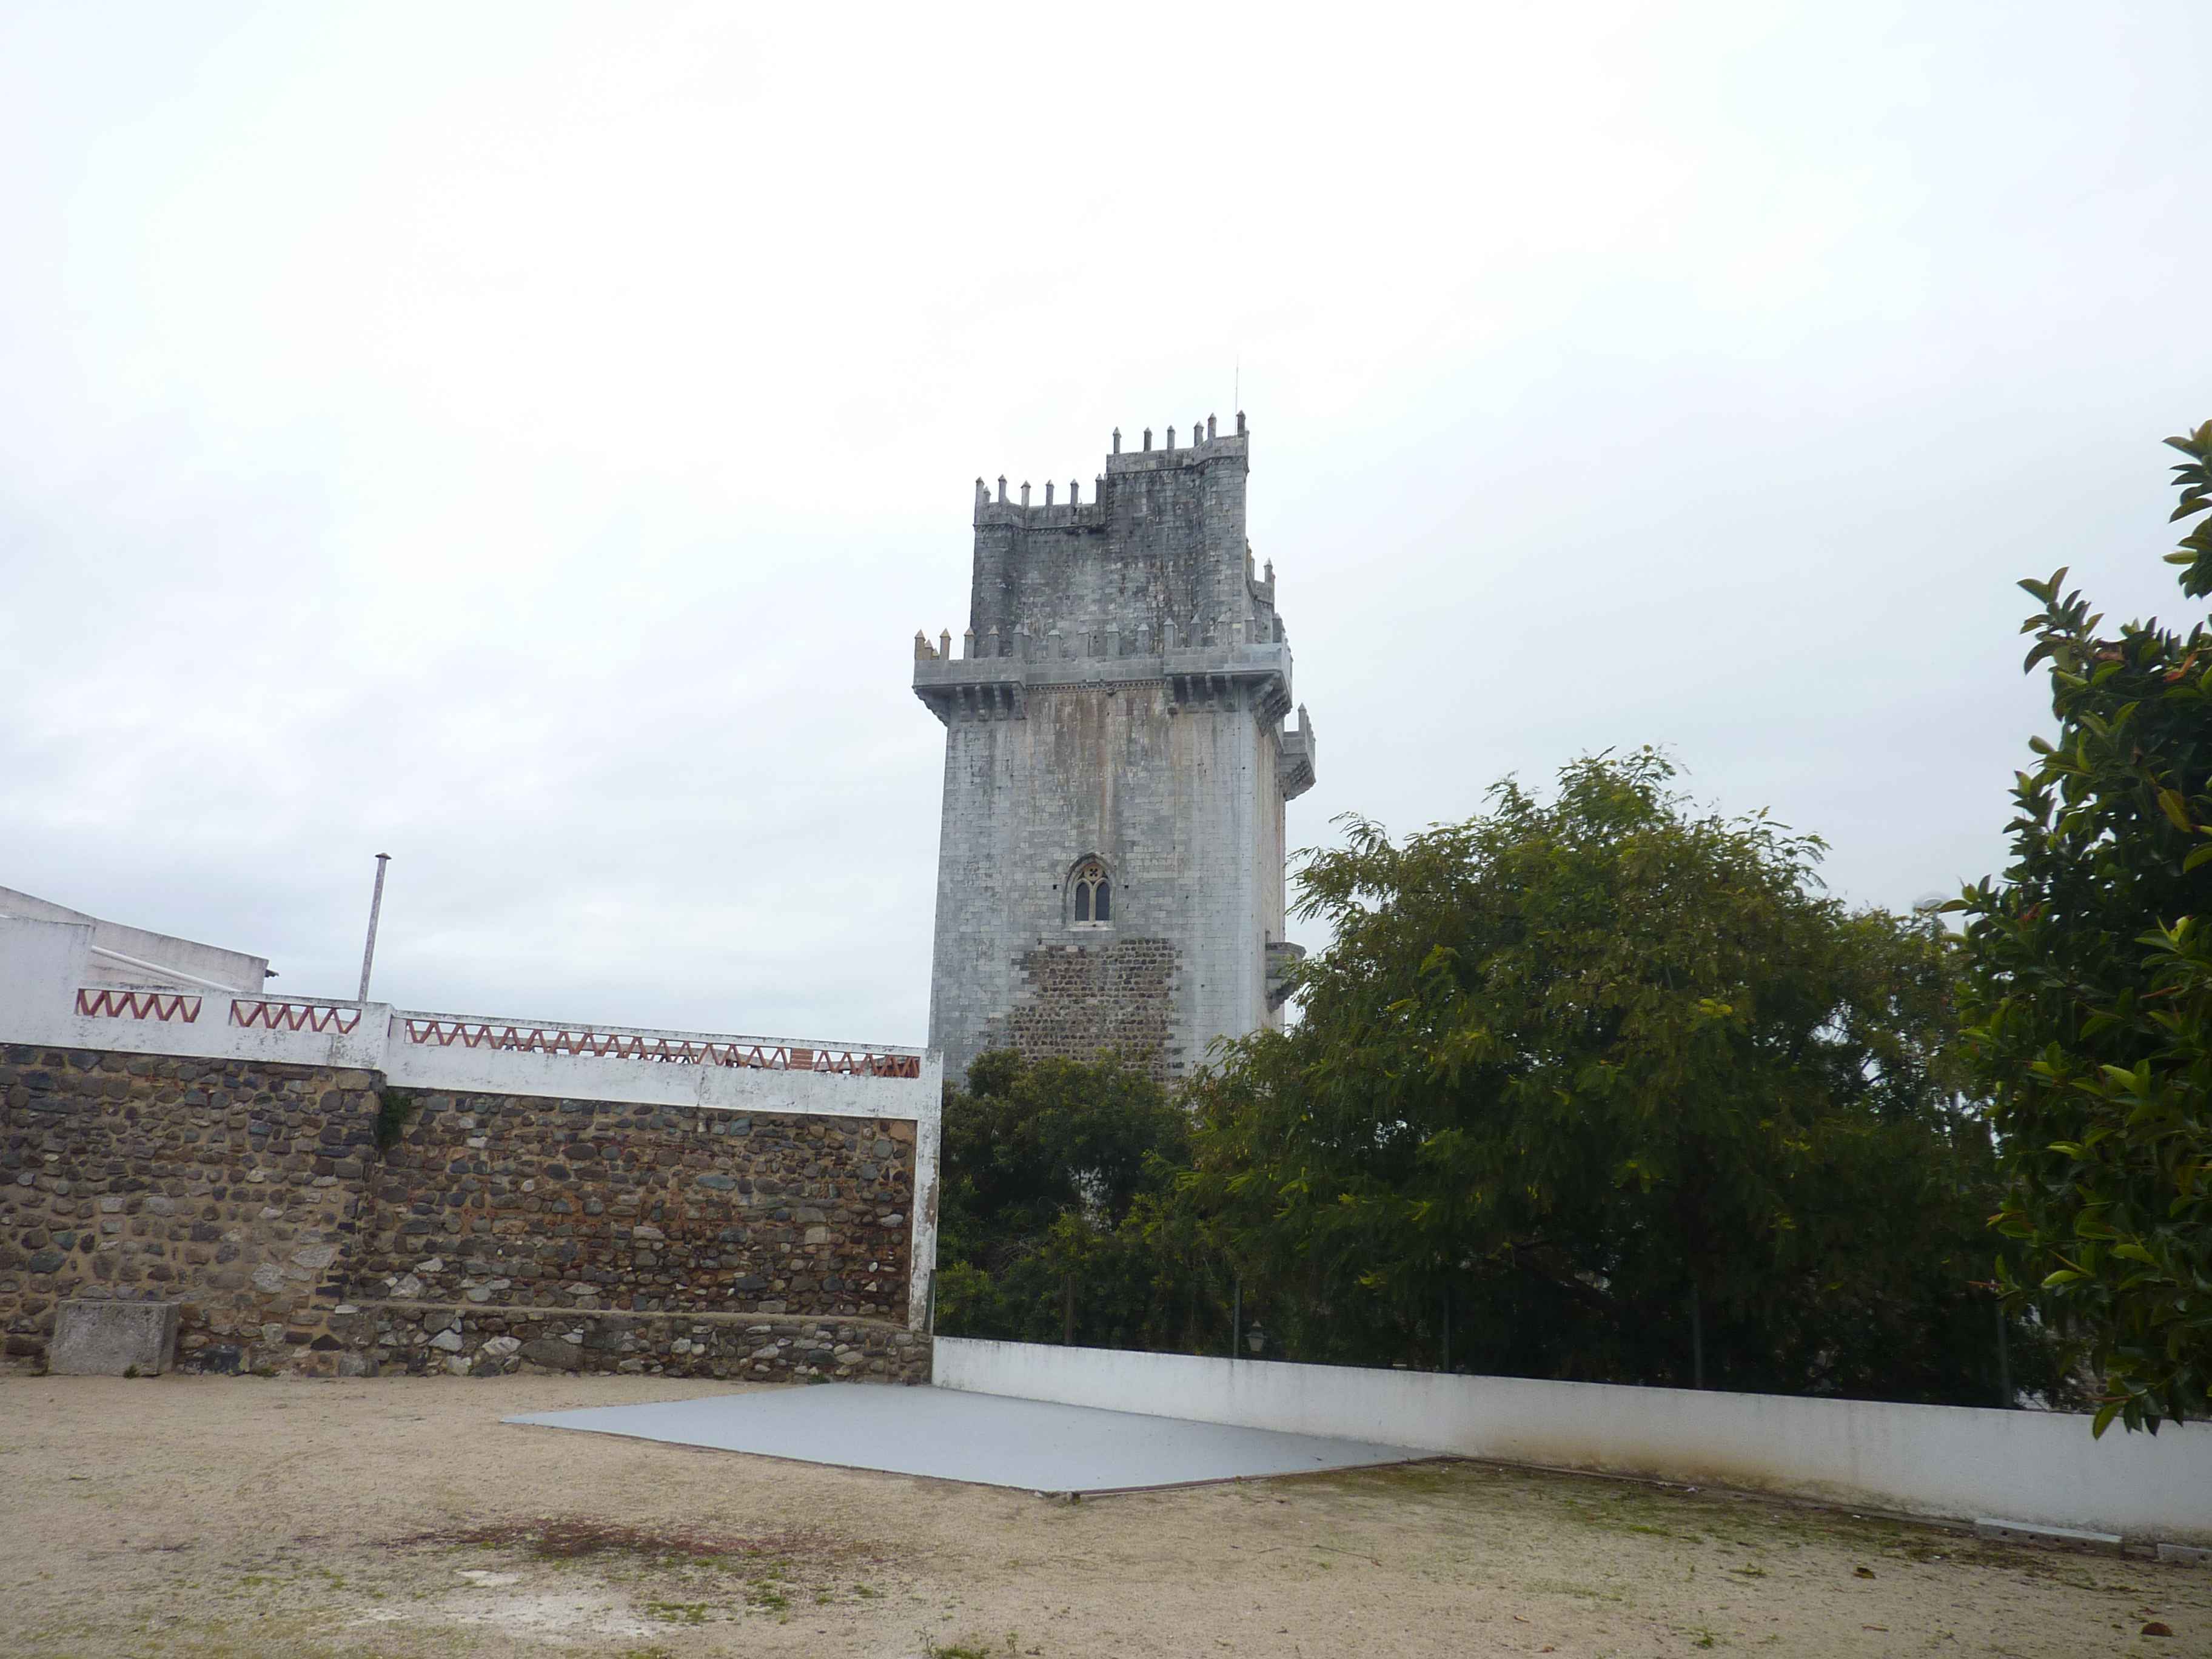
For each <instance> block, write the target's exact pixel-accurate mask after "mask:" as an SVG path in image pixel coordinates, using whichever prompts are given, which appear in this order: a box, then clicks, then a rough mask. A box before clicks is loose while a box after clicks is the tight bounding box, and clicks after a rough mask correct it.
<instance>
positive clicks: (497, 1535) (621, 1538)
mask: <svg viewBox="0 0 2212 1659" xmlns="http://www.w3.org/2000/svg"><path fill="white" fill-rule="evenodd" d="M422 1544H435V1545H442V1546H445V1547H449V1548H450V1547H459V1546H463V1545H475V1546H477V1547H481V1548H484V1549H512V1550H520V1551H523V1552H524V1553H527V1554H530V1555H534V1556H536V1557H537V1558H538V1559H540V1560H542V1561H574V1560H579V1559H583V1558H585V1557H587V1556H599V1555H632V1556H637V1557H641V1558H642V1559H648V1560H652V1561H656V1562H659V1563H662V1564H664V1565H682V1564H688V1565H693V1566H700V1567H709V1568H717V1569H719V1568H721V1567H724V1566H726V1565H729V1558H731V1557H733V1556H734V1557H737V1558H739V1559H742V1560H743V1561H744V1563H745V1564H746V1565H748V1566H755V1569H756V1571H760V1569H758V1568H757V1565H756V1564H757V1563H759V1562H760V1561H762V1560H763V1559H767V1561H768V1563H769V1565H768V1566H767V1568H766V1569H765V1576H767V1577H787V1576H788V1575H789V1574H790V1572H791V1571H792V1569H793V1563H794V1562H800V1563H805V1564H806V1565H816V1566H827V1565H830V1564H832V1563H834V1562H837V1561H842V1560H845V1559H848V1558H850V1557H852V1556H854V1555H856V1554H858V1553H859V1552H858V1551H857V1550H856V1549H855V1548H854V1546H852V1545H850V1544H848V1543H846V1542H845V1541H842V1539H836V1538H833V1537H831V1536H830V1535H829V1534H827V1533H824V1532H816V1531H811V1530H800V1531H795V1532H776V1533H764V1534H760V1535H758V1536H757V1537H749V1536H745V1535H743V1534H732V1533H712V1532H702V1531H698V1530H696V1529H693V1528H659V1527H629V1526H623V1524H621V1523H620V1522H613V1521H602V1520H599V1519H597V1518H596V1517H594V1516H573V1515H572V1516H558V1515H549V1516H533V1517H531V1518H528V1519H525V1520H520V1521H493V1522H486V1523H484V1524H483V1525H481V1526H474V1527H446V1528H436V1529H435V1530H433V1531H429V1532H418V1533H410V1534H408V1535H407V1536H405V1537H404V1538H395V1539H392V1540H391V1541H390V1542H389V1543H388V1544H387V1546H386V1547H387V1548H393V1549H404V1548H408V1547H412V1546H416V1545H422Z"/></svg>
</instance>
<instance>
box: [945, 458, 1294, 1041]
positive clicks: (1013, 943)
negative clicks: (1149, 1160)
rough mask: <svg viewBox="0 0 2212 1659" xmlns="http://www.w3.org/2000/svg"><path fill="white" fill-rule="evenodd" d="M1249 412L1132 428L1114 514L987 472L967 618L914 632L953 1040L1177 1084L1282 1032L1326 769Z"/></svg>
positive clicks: (1116, 484) (1113, 498) (1109, 491)
mask: <svg viewBox="0 0 2212 1659" xmlns="http://www.w3.org/2000/svg"><path fill="white" fill-rule="evenodd" d="M1250 456H1251V450H1250V440H1249V436H1248V435H1247V434H1246V432H1245V428H1244V417H1243V416H1242V415H1239V416H1237V429H1236V431H1235V432H1234V433H1227V434H1224V433H1219V432H1218V431H1217V430H1216V428H1215V424H1214V422H1213V421H1212V419H1211V418H1209V419H1208V420H1207V421H1206V422H1205V424H1204V426H1203V427H1199V426H1195V425H1194V427H1193V428H1191V433H1190V441H1189V442H1188V444H1187V445H1186V446H1185V447H1182V448H1180V449H1179V448H1177V447H1176V433H1175V428H1172V427H1170V428H1168V429H1167V434H1166V442H1165V444H1164V446H1163V447H1158V448H1155V447H1153V444H1152V433H1151V431H1150V430H1149V429H1147V430H1146V432H1145V434H1144V435H1143V441H1142V447H1141V448H1139V449H1134V450H1127V451H1125V450H1124V449H1123V447H1122V444H1121V434H1120V432H1119V431H1116V432H1115V435H1114V453H1111V454H1110V455H1109V456H1108V457H1107V459H1106V471H1104V473H1103V474H1102V475H1100V476H1099V477H1098V478H1097V482H1096V485H1095V488H1094V489H1093V491H1092V494H1091V499H1090V500H1089V501H1085V500H1083V499H1082V497H1081V492H1080V489H1079V485H1078V483H1076V482H1075V481H1073V480H1071V481H1070V482H1069V483H1068V486H1067V495H1066V500H1065V501H1055V500H1054V494H1055V488H1054V485H1053V484H1050V483H1048V484H1046V485H1045V487H1044V499H1043V501H1032V500H1031V499H1030V486H1029V485H1028V484H1026V483H1024V484H1023V485H1022V486H1021V491H1020V496H1019V499H1018V500H1014V501H1009V500H1008V499H1007V495H1006V479H1005V478H1003V477H1001V478H1000V480H999V481H998V490H997V493H996V495H993V494H992V493H991V492H990V490H989V489H987V487H986V485H985V483H984V482H983V480H981V478H978V479H977V480H976V481H975V568H974V574H973V579H972V581H971V584H970V586H969V602H968V626H967V628H966V629H965V630H964V631H963V634H962V635H961V639H960V643H959V650H958V653H957V655H956V654H955V653H954V648H953V641H952V637H951V634H950V633H949V632H948V633H945V634H942V635H939V640H938V642H937V644H936V645H934V646H933V645H932V644H931V643H930V642H929V640H928V639H927V636H926V635H915V669H914V689H915V695H916V696H919V697H920V698H921V700H922V701H923V702H925V703H927V705H928V706H929V708H930V709H931V711H932V712H933V713H934V714H936V715H937V717H938V718H939V720H942V721H944V723H945V806H944V823H943V830H942V835H941V839H940V841H939V853H938V873H937V943H936V957H935V962H934V963H933V976H932V981H931V994H930V1016H929V1030H930V1035H929V1043H930V1047H931V1048H937V1049H940V1050H942V1051H943V1053H944V1055H945V1068H946V1073H947V1075H949V1076H952V1077H958V1076H961V1075H962V1074H963V1073H964V1072H965V1070H966V1067H967V1066H968V1063H969V1061H970V1060H973V1059H974V1058H975V1055H976V1054H980V1053H981V1052H983V1051H984V1050H986V1049H988V1048H1018V1049H1019V1050H1020V1051H1021V1052H1023V1053H1024V1054H1030V1055H1032V1056H1039V1057H1042V1056H1065V1057H1067V1058H1072V1059H1084V1060H1088V1059H1091V1058H1092V1057H1093V1056H1095V1055H1096V1054H1097V1051H1098V1050H1100V1049H1102V1048H1113V1049H1115V1050H1118V1051H1119V1052H1121V1054H1124V1055H1126V1056H1127V1057H1129V1058H1131V1059H1133V1060H1138V1061H1139V1062H1141V1063H1143V1064H1146V1065H1147V1066H1150V1067H1151V1068H1152V1072H1153V1073H1154V1074H1155V1075H1156V1076H1158V1077H1159V1078H1161V1079H1164V1080H1173V1079H1177V1078H1180V1077H1183V1076H1186V1075H1188V1073H1191V1072H1192V1071H1193V1070H1194V1069H1196V1068H1197V1066H1199V1065H1200V1063H1201V1062H1202V1061H1203V1060H1204V1058H1205V1054H1206V1048H1207V1047H1208V1045H1209V1044H1211V1043H1212V1041H1213V1039H1214V1038H1216V1037H1217V1036H1243V1034H1245V1033H1246V1032H1249V1031H1252V1030H1256V1029H1258V1028H1259V1027H1260V1026H1261V1025H1266V1024H1275V1023H1278V1022H1279V1019H1280V1017H1281V1016H1280V1010H1281V1005H1282V1000H1283V994H1284V993H1283V983H1282V974H1283V971H1284V969H1285V967H1286V966H1287V964H1288V963H1289V961H1290V960H1291V958H1292V957H1295V956H1296V955H1297V954H1298V952H1297V947H1296V946H1294V945H1289V944H1287V943H1286V942H1285V940H1284V938H1283V863H1284V851H1285V842H1284V828H1283V816H1284V815H1283V807H1284V803H1285V802H1286V801H1288V800H1291V799H1293V798H1295V797H1296V796H1297V795H1299V794H1301V793H1304V791H1305V790H1306V789H1307V788H1309V787H1311V785H1312V783H1313V779H1314V739H1313V729H1312V726H1310V723H1309V722H1308V720H1307V718H1306V714H1305V710H1304V708H1300V709H1299V710H1298V717H1297V725H1296V726H1286V725H1285V722H1284V716H1285V714H1289V713H1290V711H1291V706H1292V698H1291V650H1290V646H1289V643H1288V641H1287V640H1286V639H1285V635H1284V630H1283V623H1282V619H1281V617H1280V616H1279V614H1278V612H1277V611H1276V609H1275V573H1274V567H1273V565H1272V564H1270V565H1269V566H1268V567H1267V571H1266V574H1264V575H1262V574H1260V573H1258V572H1256V571H1255V569H1254V568H1253V562H1252V553H1251V547H1250V544H1249V542H1248V541H1247V540H1246V539H1245V531H1244V488H1245V478H1246V476H1247V474H1248V473H1249V471H1250V470H1251V463H1250Z"/></svg>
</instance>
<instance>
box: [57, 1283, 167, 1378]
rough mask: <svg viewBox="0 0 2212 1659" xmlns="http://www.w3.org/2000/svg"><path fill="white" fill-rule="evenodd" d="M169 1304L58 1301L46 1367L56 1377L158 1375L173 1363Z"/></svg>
mask: <svg viewBox="0 0 2212 1659" xmlns="http://www.w3.org/2000/svg"><path fill="white" fill-rule="evenodd" d="M179 1311H180V1309H179V1304H176V1303H174V1302H114V1301H106V1302H82V1301H70V1302H64V1303H63V1304H61V1305H60V1307H59V1308H58V1309H57V1310H55V1314H54V1338H53V1342H52V1346H50V1347H49V1348H48V1349H47V1350H46V1369H47V1370H50V1371H52V1372H53V1373H54V1374H55V1375H56V1376H125V1374H127V1373H129V1372H131V1371H134V1370H135V1371H136V1372H137V1374H138V1375H139V1376H160V1375H161V1373H162V1372H163V1371H166V1370H168V1369H169V1368H170V1367H171V1366H172V1365H173V1364H175V1363H176V1357H177V1321H178V1315H179Z"/></svg>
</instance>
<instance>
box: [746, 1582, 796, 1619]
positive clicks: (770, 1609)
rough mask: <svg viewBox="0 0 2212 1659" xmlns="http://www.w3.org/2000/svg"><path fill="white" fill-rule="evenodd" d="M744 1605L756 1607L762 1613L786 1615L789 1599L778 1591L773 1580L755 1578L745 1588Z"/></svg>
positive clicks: (788, 1608)
mask: <svg viewBox="0 0 2212 1659" xmlns="http://www.w3.org/2000/svg"><path fill="white" fill-rule="evenodd" d="M745 1605H746V1606H747V1607H758V1608H759V1609H760V1610H761V1611H762V1612H763V1613H788V1612H790V1611H791V1598H790V1597H789V1596H788V1595H785V1594H784V1593H783V1592H782V1591H781V1590H780V1589H777V1588H776V1586H775V1583H774V1581H773V1580H770V1579H767V1578H756V1579H754V1580H753V1582H752V1583H750V1584H749V1585H747V1586H746V1587H745Z"/></svg>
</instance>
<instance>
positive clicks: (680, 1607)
mask: <svg viewBox="0 0 2212 1659" xmlns="http://www.w3.org/2000/svg"><path fill="white" fill-rule="evenodd" d="M645 1616H646V1617H647V1618H648V1619H657V1620H659V1621H660V1622H661V1623H662V1624H664V1625H703V1624H705V1623H706V1622H707V1604H706V1603H705V1602H704V1601H647V1603H646V1604H645Z"/></svg>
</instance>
